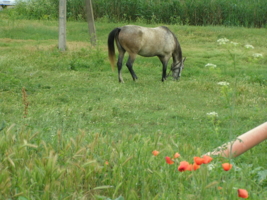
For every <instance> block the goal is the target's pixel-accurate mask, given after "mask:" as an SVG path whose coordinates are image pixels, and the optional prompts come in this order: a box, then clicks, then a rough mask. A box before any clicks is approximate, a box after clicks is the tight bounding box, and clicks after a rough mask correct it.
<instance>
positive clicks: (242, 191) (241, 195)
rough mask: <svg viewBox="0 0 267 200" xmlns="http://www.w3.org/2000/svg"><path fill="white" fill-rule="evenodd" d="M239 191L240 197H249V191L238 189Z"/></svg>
mask: <svg viewBox="0 0 267 200" xmlns="http://www.w3.org/2000/svg"><path fill="white" fill-rule="evenodd" d="M237 192H238V196H239V197H241V198H244V199H246V198H248V191H247V190H245V189H238V190H237Z"/></svg>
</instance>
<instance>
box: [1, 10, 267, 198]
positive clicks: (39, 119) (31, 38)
mask: <svg viewBox="0 0 267 200" xmlns="http://www.w3.org/2000/svg"><path fill="white" fill-rule="evenodd" d="M0 23H1V29H0V52H1V53H0V80H1V82H0V130H1V131H0V170H1V173H0V197H1V199H19V200H26V199H117V200H118V199H120V200H122V199H127V200H131V199H142V200H148V199H149V200H150V199H155V200H156V199H159V200H167V199H169V200H173V199H181V200H183V199H200V200H201V199H203V200H209V199H217V200H219V199H220V200H222V199H223V200H234V199H239V198H238V196H237V189H238V188H244V189H246V190H247V191H248V192H249V195H250V197H249V199H255V200H259V199H261V200H262V199H267V198H266V197H267V191H266V186H267V181H266V177H267V169H266V168H267V165H266V150H267V148H266V142H263V143H261V144H260V145H258V146H256V147H255V148H253V149H251V150H249V151H248V152H246V153H245V154H243V155H241V156H239V157H238V158H235V159H231V160H229V159H226V158H221V157H214V158H213V161H212V163H211V164H210V165H205V166H201V168H200V169H199V170H197V171H193V172H190V171H186V172H179V171H178V170H177V167H178V165H179V162H180V161H182V160H187V161H188V162H193V157H194V156H201V155H203V154H205V153H206V152H208V151H211V150H213V149H214V148H216V147H218V146H219V145H221V144H223V143H225V142H228V141H231V140H234V139H235V138H236V137H237V136H238V135H240V134H242V133H244V132H246V131H248V130H250V129H252V128H254V127H256V126H258V125H260V124H261V123H264V122H265V121H266V103H267V87H266V86H267V71H266V64H267V54H266V53H267V42H266V34H267V30H266V29H247V28H225V27H209V26H208V27H194V26H174V25H173V26H169V28H170V29H171V30H172V31H173V32H174V33H175V34H176V35H177V37H178V39H179V41H180V44H181V46H182V49H183V55H184V56H186V57H187V60H186V63H185V68H184V70H183V74H182V77H181V79H180V81H178V82H177V81H173V80H171V79H170V78H169V79H168V80H167V81H166V82H164V83H162V82H161V81H160V80H161V71H162V69H161V65H160V62H159V60H158V59H157V58H142V57H138V58H137V59H136V62H135V65H134V69H135V72H136V74H137V76H138V78H139V79H138V81H136V82H134V81H132V78H131V76H130V73H129V72H128V70H127V68H126V67H125V66H124V68H123V77H124V81H125V83H124V84H120V83H119V82H118V78H117V72H116V71H114V72H113V71H112V70H111V67H110V64H109V62H108V58H107V45H106V43H107V35H108V33H109V32H110V31H111V30H112V29H113V28H115V27H117V26H121V25H123V24H112V23H105V22H97V23H96V28H97V38H98V45H97V47H92V46H91V45H90V42H89V41H90V39H89V37H88V30H87V24H86V23H84V22H68V24H67V46H68V50H67V51H66V52H60V51H58V50H57V43H58V41H57V39H58V35H57V34H58V33H57V32H58V28H57V22H54V21H45V20H44V21H27V20H14V19H12V18H9V17H6V16H5V15H3V14H2V15H1V13H0ZM141 25H144V26H148V25H145V24H141ZM159 25H160V24H159ZM149 26H156V25H149ZM221 38H227V39H229V42H227V43H226V44H221V45H220V44H219V42H217V40H219V39H221ZM231 42H234V43H231ZM235 43H238V44H235ZM245 45H252V46H253V47H254V48H250V47H251V46H247V47H248V48H246V47H245ZM211 64H212V65H211ZM214 65H216V67H215V66H214ZM169 66H170V63H169ZM219 82H227V83H229V85H225V86H223V85H219V84H218V83H219ZM211 112H216V113H217V116H216V115H208V114H207V113H211ZM153 150H158V151H159V152H160V154H159V155H158V156H153V155H152V153H151V152H152V151H153ZM175 152H179V153H180V155H181V157H180V158H178V159H177V160H176V161H175V162H176V163H175V164H174V165H168V164H167V163H166V162H165V157H166V156H170V157H171V156H172V155H173V154H174V153H175ZM222 162H230V163H232V164H233V169H232V170H230V171H227V172H226V171H224V170H223V169H222V168H221V163H222ZM211 167H213V168H212V169H211Z"/></svg>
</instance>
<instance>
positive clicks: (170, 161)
mask: <svg viewBox="0 0 267 200" xmlns="http://www.w3.org/2000/svg"><path fill="white" fill-rule="evenodd" d="M165 160H166V163H167V164H169V165H172V164H174V162H173V160H172V159H171V158H170V157H168V156H166V157H165Z"/></svg>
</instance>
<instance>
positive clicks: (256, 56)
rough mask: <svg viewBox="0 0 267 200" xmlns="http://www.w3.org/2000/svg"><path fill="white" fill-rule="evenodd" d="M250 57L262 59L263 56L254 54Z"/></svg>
mask: <svg viewBox="0 0 267 200" xmlns="http://www.w3.org/2000/svg"><path fill="white" fill-rule="evenodd" d="M252 56H253V57H254V58H262V57H263V55H262V54H261V53H254V54H253V55H252Z"/></svg>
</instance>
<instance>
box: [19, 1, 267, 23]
mask: <svg viewBox="0 0 267 200" xmlns="http://www.w3.org/2000/svg"><path fill="white" fill-rule="evenodd" d="M92 3H93V8H94V15H95V18H96V19H97V20H101V19H103V18H104V19H108V20H109V21H111V22H118V21H125V22H128V23H130V22H136V21H140V19H141V21H142V22H145V23H165V24H187V25H194V26H202V25H225V26H244V27H259V28H260V27H265V26H266V24H267V12H266V7H267V2H266V1H265V0H258V1H257V3H256V2H254V3H252V2H251V1H249V0H242V1H241V0H214V1H210V0H185V1H179V0H173V1H171V0H167V1H166V0H164V1H163V0H155V1H148V0H146V1H143V0H113V1H110V0H97V1H96V0H93V2H92ZM16 11H17V13H18V14H19V16H22V17H25V18H27V19H57V17H58V1H57V0H30V1H27V2H24V1H20V2H19V3H18V5H17V6H16ZM133 11H134V12H133ZM67 17H68V20H85V19H86V10H85V1H81V0H68V1H67Z"/></svg>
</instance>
